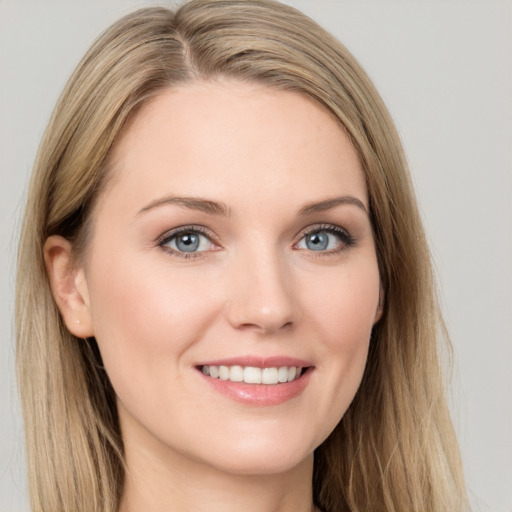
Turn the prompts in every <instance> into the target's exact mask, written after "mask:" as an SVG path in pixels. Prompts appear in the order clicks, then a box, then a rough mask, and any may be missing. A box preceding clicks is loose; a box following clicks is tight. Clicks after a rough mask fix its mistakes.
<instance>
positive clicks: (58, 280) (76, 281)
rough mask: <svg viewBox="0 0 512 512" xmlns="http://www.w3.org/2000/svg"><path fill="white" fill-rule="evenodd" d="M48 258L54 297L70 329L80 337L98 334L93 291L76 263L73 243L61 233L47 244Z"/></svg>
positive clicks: (49, 239) (45, 245)
mask: <svg viewBox="0 0 512 512" xmlns="http://www.w3.org/2000/svg"><path fill="white" fill-rule="evenodd" d="M44 259H45V264H46V271H47V273H48V278H49V281H50V287H51V290H52V294H53V298H54V299H55V302H56V304H57V307H58V308H59V311H60V313H61V315H62V318H63V320H64V323H65V324H66V327H67V328H68V330H69V332H70V333H71V334H73V335H75V336H76V337H78V338H86V337H89V336H94V331H93V326H92V317H91V312H90V301H89V291H88V287H87V280H86V278H85V273H84V269H83V267H75V266H74V265H73V246H72V244H71V242H69V240H66V239H65V238H63V237H61V236H56V235H54V236H51V237H49V238H48V239H47V240H46V243H45V244H44Z"/></svg>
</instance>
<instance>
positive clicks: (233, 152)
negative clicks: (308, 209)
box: [111, 80, 366, 202]
mask: <svg viewBox="0 0 512 512" xmlns="http://www.w3.org/2000/svg"><path fill="white" fill-rule="evenodd" d="M111 162H112V166H111V167H112V173H113V175H114V176H113V178H114V179H113V183H114V184H115V187H114V188H116V189H118V191H120V189H123V191H122V194H123V195H124V197H125V198H126V199H127V198H128V197H132V196H133V195H137V196H139V197H140V200H141V201H142V200H144V199H146V200H151V197H150V196H152V195H154V194H155V193H156V189H157V188H158V187H159V186H160V187H164V188H168V190H162V191H161V192H162V193H163V192H177V193H180V194H187V195H204V193H205V192H208V193H209V194H210V193H211V194H227V195H228V196H229V195H233V193H234V194H235V195H238V196H239V197H243V196H244V192H246V191H247V189H250V190H251V197H254V196H255V195H256V196H258V195H259V196H260V197H262V198H264V197H269V195H271V191H272V190H274V189H275V190H276V191H282V190H283V189H285V188H288V189H289V190H294V189H297V188H302V189H309V190H311V191H312V192H314V191H317V192H316V193H318V194H320V195H321V194H324V195H325V194H329V192H330V189H331V188H332V187H333V186H339V187H340V188H341V189H345V188H348V189H352V190H350V192H358V193H359V194H360V195H362V196H363V197H362V199H363V200H365V202H366V187H365V182H364V175H363V171H362V169H361V165H360V162H359V158H358V156H357V153H356V151H355V149H354V148H353V146H352V145H351V143H350V141H349V139H348V137H347V136H346V135H345V133H344V131H343V129H342V128H341V126H340V125H339V123H338V122H337V121H336V120H335V119H334V117H333V116H332V115H331V114H330V113H329V112H327V111H326V110H325V109H324V108H323V107H321V106H320V105H319V104H318V103H317V102H315V101H314V100H312V99H310V98H309V97H307V96H306V95H303V94H300V93H296V92H290V91H283V90H277V89H274V88H270V87H268V86H266V85H262V84H258V83H243V82H239V81H234V80H216V81H209V82H195V83H192V84H188V85H185V86H182V87H173V88H170V89H167V90H164V91H162V92H161V93H160V94H158V95H157V96H156V97H154V98H153V99H152V100H151V101H149V102H148V103H147V104H146V105H144V106H143V107H142V108H141V110H140V111H139V112H138V113H137V115H135V116H134V118H133V119H132V121H131V123H130V124H129V125H128V126H127V128H126V129H125V131H124V133H123V135H122V137H121V138H120V140H119V141H118V143H117V144H116V146H115V148H114V149H113V152H112V155H111Z"/></svg>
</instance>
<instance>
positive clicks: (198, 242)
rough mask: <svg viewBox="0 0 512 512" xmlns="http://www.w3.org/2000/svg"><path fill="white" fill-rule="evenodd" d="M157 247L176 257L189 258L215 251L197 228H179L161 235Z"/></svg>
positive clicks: (205, 236)
mask: <svg viewBox="0 0 512 512" xmlns="http://www.w3.org/2000/svg"><path fill="white" fill-rule="evenodd" d="M158 245H159V246H160V247H162V248H163V249H165V250H168V251H169V252H172V253H174V254H176V255H178V256H182V257H191V256H194V255H196V254H197V253H201V252H206V251H210V250H215V249H216V246H215V244H213V242H212V241H211V240H210V238H209V237H208V236H207V235H206V234H205V233H203V232H202V229H200V228H199V227H195V228H190V227H185V228H179V229H176V230H174V231H172V232H170V233H166V234H165V235H163V236H162V237H161V238H160V240H159V242H158Z"/></svg>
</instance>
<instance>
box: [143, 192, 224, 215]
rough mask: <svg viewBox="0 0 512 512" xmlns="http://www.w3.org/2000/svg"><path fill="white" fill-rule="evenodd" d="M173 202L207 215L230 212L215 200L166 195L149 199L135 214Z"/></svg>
mask: <svg viewBox="0 0 512 512" xmlns="http://www.w3.org/2000/svg"><path fill="white" fill-rule="evenodd" d="M173 204H175V205H177V206H183V207H184V208H189V209H190V210H198V211H200V212H204V213H207V214H209V215H223V216H228V215H229V212H230V210H229V208H228V207H227V206H226V205H225V204H224V203H219V202H217V201H210V200H208V199H202V198H200V197H183V196H167V197H162V198H160V199H155V200H154V201H151V203H149V204H148V205H147V206H144V208H141V209H140V210H139V211H138V212H137V215H140V214H142V213H146V212H148V211H149V210H153V209H154V208H158V207H159V206H165V205H173Z"/></svg>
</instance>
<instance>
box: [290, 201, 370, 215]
mask: <svg viewBox="0 0 512 512" xmlns="http://www.w3.org/2000/svg"><path fill="white" fill-rule="evenodd" d="M343 204H349V205H352V206H357V207H358V208H360V209H361V210H363V211H364V212H365V213H366V215H369V214H370V212H369V211H368V208H367V207H366V206H365V205H364V203H363V202H362V201H361V200H360V199H358V198H357V197H354V196H341V197H333V198H331V199H326V200H324V201H320V202H317V203H308V204H306V205H305V206H303V207H302V208H301V209H300V210H299V213H298V214H299V215H300V216H301V217H307V216H308V215H313V214H314V213H318V212H325V211H327V210H332V209H333V208H336V206H340V205H343Z"/></svg>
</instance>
